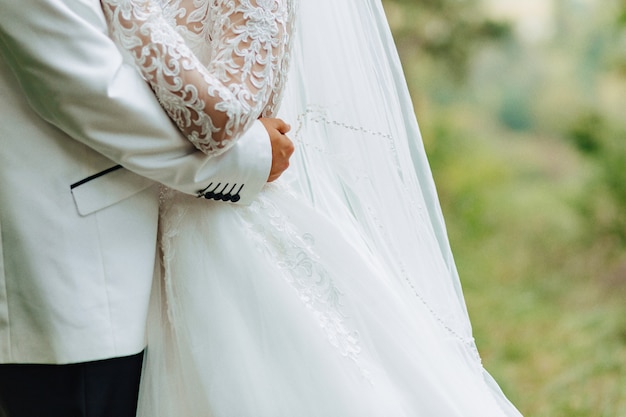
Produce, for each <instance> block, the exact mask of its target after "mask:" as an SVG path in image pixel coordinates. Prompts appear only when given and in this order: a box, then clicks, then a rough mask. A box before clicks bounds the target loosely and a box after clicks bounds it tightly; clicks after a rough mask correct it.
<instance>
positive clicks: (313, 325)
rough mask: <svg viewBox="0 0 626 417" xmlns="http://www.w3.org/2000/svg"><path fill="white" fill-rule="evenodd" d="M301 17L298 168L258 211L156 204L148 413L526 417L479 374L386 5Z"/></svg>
mask: <svg viewBox="0 0 626 417" xmlns="http://www.w3.org/2000/svg"><path fill="white" fill-rule="evenodd" d="M284 2H285V1H282V0H257V2H256V4H257V5H259V6H261V5H263V4H265V5H270V4H274V3H284ZM162 3H163V4H161V7H162V8H163V10H165V13H166V16H165V17H166V20H167V21H169V22H170V23H169V24H174V23H172V22H175V21H176V19H175V16H169V17H168V16H167V10H168V8H167V1H165V0H164V1H163V2H162ZM173 3H176V2H175V1H173ZM205 3H207V2H205V1H200V0H193V4H194V5H196V6H198V7H200V5H201V4H205ZM208 3H209V4H212V2H210V1H209V2H208ZM218 3H219V2H218ZM221 3H224V4H226V3H233V4H234V3H237V2H236V1H223V2H221ZM289 3H291V2H289ZM268 7H269V6H268ZM293 7H294V9H293V16H294V18H293V19H294V21H293V27H294V29H295V30H294V32H293V33H292V35H291V40H290V47H289V48H285V49H284V51H283V53H285V54H287V55H288V59H287V61H288V62H289V70H288V73H285V74H283V75H281V73H280V72H279V73H278V75H276V78H281V76H282V77H284V75H286V84H285V88H284V91H283V89H280V90H274V92H273V93H272V94H273V97H272V98H271V100H273V103H274V104H277V103H279V102H280V101H281V97H282V104H281V105H280V110H279V111H278V114H277V115H278V116H279V117H281V118H283V119H284V120H286V121H287V122H288V123H290V124H291V126H292V130H291V132H290V136H291V137H292V139H293V140H294V141H295V143H296V147H297V151H296V154H295V155H294V157H293V160H292V166H291V167H290V169H289V170H288V172H287V173H286V174H285V175H284V176H283V177H282V178H281V180H279V181H278V183H276V184H270V185H268V186H267V187H266V189H265V190H264V191H263V192H262V193H261V195H260V196H259V198H258V200H257V201H255V203H253V204H252V205H251V206H250V207H235V206H233V205H228V204H224V203H218V202H211V201H207V200H204V199H196V198H194V197H193V196H186V195H183V194H180V193H176V192H173V191H171V190H164V191H163V195H162V214H161V225H160V226H161V251H162V259H163V262H162V270H161V272H162V278H163V279H162V280H160V281H159V280H158V281H155V288H154V291H153V300H152V309H151V313H150V318H149V319H150V322H149V325H148V349H147V355H146V360H145V365H144V374H143V379H142V386H141V392H140V401H139V411H138V415H139V416H142V417H165V416H168V417H171V416H176V417H187V416H189V417H191V416H213V417H235V416H241V417H249V416H255V417H281V416H285V417H287V416H289V417H307V416H311V417H312V416H316V417H319V416H325V417H351V416H355V417H356V416H359V417H364V416H365V417H367V416H371V417H382V416H393V417H401V416H407V417H408V416H411V417H415V416H425V417H431V416H446V417H448V416H459V417H461V416H462V417H470V416H471V417H489V416H494V417H495V416H500V417H502V416H510V417H513V416H518V417H519V416H520V413H519V412H518V411H517V410H516V409H515V407H514V406H513V405H512V404H511V403H510V402H509V401H508V400H507V399H506V397H505V396H504V394H503V393H502V392H501V391H500V389H499V387H498V385H497V384H496V383H495V382H494V381H493V379H492V378H491V377H490V376H489V374H488V373H487V372H486V371H485V370H484V369H483V367H482V365H481V362H480V358H479V355H478V352H477V350H476V347H475V344H474V340H473V338H472V331H471V326H470V321H469V318H468V315H467V311H466V308H465V303H464V299H463V295H462V291H461V285H460V282H459V278H458V274H457V271H456V268H455V265H454V261H453V257H452V253H451V251H450V247H449V243H448V240H447V236H446V230H445V225H444V221H443V217H442V214H441V209H440V206H439V203H438V199H437V195H436V191H435V186H434V183H433V180H432V176H431V172H430V169H429V166H428V162H427V159H426V155H425V152H424V148H423V145H422V142H421V137H420V133H419V129H418V126H417V122H416V120H415V116H414V113H413V107H412V104H411V100H410V97H409V94H408V91H407V87H406V83H405V80H404V76H403V73H402V69H401V66H400V61H399V58H398V56H397V53H396V49H395V46H394V44H393V40H392V38H391V34H390V31H389V28H388V24H387V22H386V18H385V15H384V11H383V8H382V5H381V3H380V1H379V0H293ZM174 9H175V8H174ZM270 9H271V7H270ZM267 10H269V9H267ZM168 19H169V20H168ZM187 42H188V44H190V45H192V44H194V42H192V41H191V40H189V38H188V39H187ZM195 45H196V46H192V49H193V50H194V51H195V52H196V53H197V54H198V55H205V56H210V53H207V52H206V51H205V50H204V49H203V48H204V46H202V47H200V46H198V45H197V42H196V44H195ZM286 68H287V67H286V64H285V67H284V71H286ZM274 82H278V81H274ZM264 99H265V100H268V98H267V94H266V95H265V98H264ZM276 107H277V106H268V107H266V109H267V108H271V109H272V110H271V111H267V112H265V113H264V114H265V115H267V116H271V115H275V111H274V110H273V109H274V108H276Z"/></svg>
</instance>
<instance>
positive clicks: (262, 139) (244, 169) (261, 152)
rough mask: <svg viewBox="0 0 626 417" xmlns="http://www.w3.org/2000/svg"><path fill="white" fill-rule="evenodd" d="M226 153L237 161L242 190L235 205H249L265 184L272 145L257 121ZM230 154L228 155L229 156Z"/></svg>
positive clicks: (263, 128) (270, 164)
mask: <svg viewBox="0 0 626 417" xmlns="http://www.w3.org/2000/svg"><path fill="white" fill-rule="evenodd" d="M234 148H235V149H230V150H229V151H228V152H226V155H227V156H230V157H233V158H236V159H237V162H236V163H235V166H238V167H239V170H240V171H239V174H240V175H241V177H242V181H241V183H242V184H244V186H243V188H241V190H240V191H239V193H238V194H239V198H238V199H237V201H234V200H232V201H233V202H234V203H235V204H241V205H249V204H250V203H252V201H253V200H254V199H255V198H256V196H257V195H258V194H259V192H260V191H261V189H262V188H263V186H264V185H265V184H266V183H267V178H268V177H269V175H270V169H271V167H272V145H271V143H270V137H269V134H268V133H267V130H266V129H265V126H263V123H261V122H260V121H259V120H255V122H254V123H253V125H252V127H250V129H248V130H247V131H246V133H244V134H243V135H242V136H241V137H240V138H239V140H237V143H236V144H235V146H234ZM229 154H230V155H229Z"/></svg>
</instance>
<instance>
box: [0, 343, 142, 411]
mask: <svg viewBox="0 0 626 417" xmlns="http://www.w3.org/2000/svg"><path fill="white" fill-rule="evenodd" d="M142 360H143V353H139V354H137V355H133V356H126V357H123V358H113V359H107V360H102V361H94V362H84V363H76V364H70V365H40V364H2V365H0V417H135V414H136V411H137V395H138V393H139V377H140V375H141V363H142Z"/></svg>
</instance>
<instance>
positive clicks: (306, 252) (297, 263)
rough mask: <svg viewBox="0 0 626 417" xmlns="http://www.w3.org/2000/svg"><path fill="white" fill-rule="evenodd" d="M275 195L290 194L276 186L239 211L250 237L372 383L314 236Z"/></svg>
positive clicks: (324, 328)
mask: <svg viewBox="0 0 626 417" xmlns="http://www.w3.org/2000/svg"><path fill="white" fill-rule="evenodd" d="M274 192H278V193H283V194H284V193H289V190H288V189H286V188H283V187H281V186H280V185H278V184H272V186H269V187H267V188H266V190H265V192H264V193H263V194H261V196H260V197H259V198H258V199H257V200H256V201H255V202H254V203H252V205H250V206H249V207H237V210H238V212H239V214H240V215H241V217H242V219H243V220H244V222H245V224H246V227H247V228H248V230H249V231H250V236H251V237H252V238H253V239H254V240H255V242H256V246H257V249H258V250H259V251H260V252H262V253H264V254H265V255H266V256H267V257H268V258H269V259H271V260H272V262H274V263H275V264H276V265H278V267H279V268H280V270H281V271H282V275H283V277H284V279H285V280H286V281H287V282H288V283H289V284H290V285H291V286H292V287H293V288H294V290H295V291H296V292H297V293H298V296H299V298H300V300H301V301H302V302H303V303H304V305H305V306H306V308H307V309H308V310H309V311H311V313H312V314H314V316H315V317H316V319H317V321H318V323H319V325H320V327H321V328H322V329H323V331H324V333H325V334H326V337H327V338H328V341H329V342H330V344H331V345H332V346H334V347H335V348H336V349H338V350H339V352H340V354H341V355H342V356H344V357H346V358H349V359H351V360H352V361H354V362H355V363H356V364H357V366H358V367H359V369H360V371H361V374H362V375H363V377H365V378H367V379H369V372H368V371H366V370H365V369H363V368H362V367H361V365H360V361H359V353H360V352H361V346H360V343H359V334H358V332H357V331H356V330H350V329H349V328H348V326H347V323H346V320H347V318H348V317H347V315H346V314H345V313H344V311H343V308H342V302H341V300H342V296H343V294H342V292H341V290H340V289H339V288H338V287H337V286H336V285H335V282H334V280H333V278H332V277H331V275H330V274H329V273H328V271H327V270H326V269H325V268H324V266H323V265H322V263H321V262H320V260H319V255H317V253H316V251H315V238H314V236H313V235H312V234H310V233H302V232H301V231H299V230H298V229H297V228H296V227H295V226H294V225H293V224H292V223H291V222H290V221H289V219H288V217H287V216H285V215H284V214H283V213H282V211H281V210H280V209H279V208H278V207H277V206H276V205H275V204H274V203H273V202H272V198H271V194H272V193H274ZM292 196H293V194H292Z"/></svg>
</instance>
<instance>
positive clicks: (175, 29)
mask: <svg viewBox="0 0 626 417" xmlns="http://www.w3.org/2000/svg"><path fill="white" fill-rule="evenodd" d="M102 5H103V9H104V11H105V15H106V16H107V19H108V21H109V27H110V29H111V34H112V36H113V38H114V39H115V40H116V42H117V43H118V44H119V45H120V47H121V48H122V49H123V50H125V51H128V52H129V53H130V55H131V56H132V58H133V59H134V61H135V63H136V65H137V67H138V68H139V70H140V71H141V73H142V75H143V76H144V78H145V79H146V80H147V81H148V82H149V83H150V86H151V87H152V89H153V90H154V92H155V94H156V96H157V98H158V99H159V101H160V102H161V105H162V106H163V108H164V109H165V110H166V111H167V113H168V114H169V116H170V118H171V119H172V120H173V121H174V122H175V123H176V125H177V126H178V128H179V129H180V130H181V131H182V132H183V133H184V134H185V135H186V136H187V138H188V139H189V140H190V141H191V142H192V143H193V144H194V145H195V146H196V147H197V148H198V149H200V150H201V151H203V152H204V153H206V154H208V155H218V154H220V153H223V152H224V151H226V150H227V149H228V148H230V147H231V146H232V145H233V143H234V142H235V140H236V139H237V138H238V137H239V136H240V135H241V134H242V133H243V132H245V131H246V129H247V128H248V127H250V125H251V124H252V123H253V122H254V121H255V120H256V119H257V118H258V117H260V116H261V115H263V116H273V115H274V114H275V111H276V107H277V106H278V104H279V102H280V95H281V93H282V90H283V85H284V81H285V75H286V72H287V66H288V61H289V42H290V38H291V36H290V33H291V30H292V20H293V14H294V11H293V5H292V1H290V0H174V1H171V2H169V1H166V0H102ZM186 41H187V42H189V44H188V43H187V42H186ZM203 43H204V44H205V45H208V48H206V47H204V48H203V47H201V45H202V44H203ZM195 52H197V55H196V54H194V53H195ZM203 61H204V63H203Z"/></svg>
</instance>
